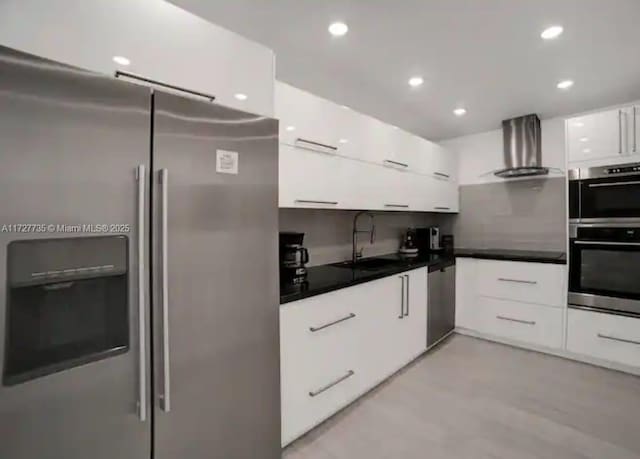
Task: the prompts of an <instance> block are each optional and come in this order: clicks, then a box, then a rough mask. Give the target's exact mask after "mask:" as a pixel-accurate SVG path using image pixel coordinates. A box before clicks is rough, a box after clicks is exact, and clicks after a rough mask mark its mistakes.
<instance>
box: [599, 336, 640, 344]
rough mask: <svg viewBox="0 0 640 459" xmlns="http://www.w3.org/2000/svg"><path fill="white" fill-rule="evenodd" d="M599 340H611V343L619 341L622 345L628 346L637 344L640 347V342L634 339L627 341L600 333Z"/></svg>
mask: <svg viewBox="0 0 640 459" xmlns="http://www.w3.org/2000/svg"><path fill="white" fill-rule="evenodd" d="M598 338H602V339H609V340H611V341H619V342H621V343H627V344H637V345H638V346H640V341H634V340H632V339H625V338H617V337H615V336H610V335H603V334H602V333H598Z"/></svg>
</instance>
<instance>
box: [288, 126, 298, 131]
mask: <svg viewBox="0 0 640 459" xmlns="http://www.w3.org/2000/svg"><path fill="white" fill-rule="evenodd" d="M285 129H286V130H287V131H289V132H291V131H295V130H296V127H295V126H287V127H286V128H285Z"/></svg>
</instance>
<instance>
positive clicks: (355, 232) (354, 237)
mask: <svg viewBox="0 0 640 459" xmlns="http://www.w3.org/2000/svg"><path fill="white" fill-rule="evenodd" d="M363 214H366V215H368V216H369V223H370V225H371V226H370V228H369V229H368V230H359V229H358V218H359V217H360V215H363ZM373 221H374V217H373V214H372V213H371V212H367V211H362V212H358V213H357V214H356V215H355V217H353V233H352V240H351V242H352V244H353V247H352V249H353V251H352V255H351V262H352V263H354V264H355V262H356V261H358V258H361V257H362V250H360V251H358V233H368V234H369V243H370V244H373V243H374V242H375V240H376V225H375V224H374V223H373Z"/></svg>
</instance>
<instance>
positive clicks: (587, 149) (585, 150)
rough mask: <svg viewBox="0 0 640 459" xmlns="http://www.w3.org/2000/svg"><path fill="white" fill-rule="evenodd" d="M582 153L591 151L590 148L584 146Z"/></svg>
mask: <svg viewBox="0 0 640 459" xmlns="http://www.w3.org/2000/svg"><path fill="white" fill-rule="evenodd" d="M582 152H583V153H591V148H585V149H584V150H582Z"/></svg>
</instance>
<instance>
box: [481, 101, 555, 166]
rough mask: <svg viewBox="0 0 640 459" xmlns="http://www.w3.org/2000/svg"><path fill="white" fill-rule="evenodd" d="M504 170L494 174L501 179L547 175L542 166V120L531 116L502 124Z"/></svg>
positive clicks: (536, 116) (505, 121)
mask: <svg viewBox="0 0 640 459" xmlns="http://www.w3.org/2000/svg"><path fill="white" fill-rule="evenodd" d="M502 138H503V142H504V165H505V168H504V169H500V170H497V171H495V172H494V175H496V176H498V177H501V178H514V177H528V176H534V175H547V174H549V168H548V167H543V166H542V138H541V130H540V118H538V115H535V114H531V115H525V116H520V117H518V118H512V119H509V120H504V121H503V122H502Z"/></svg>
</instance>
